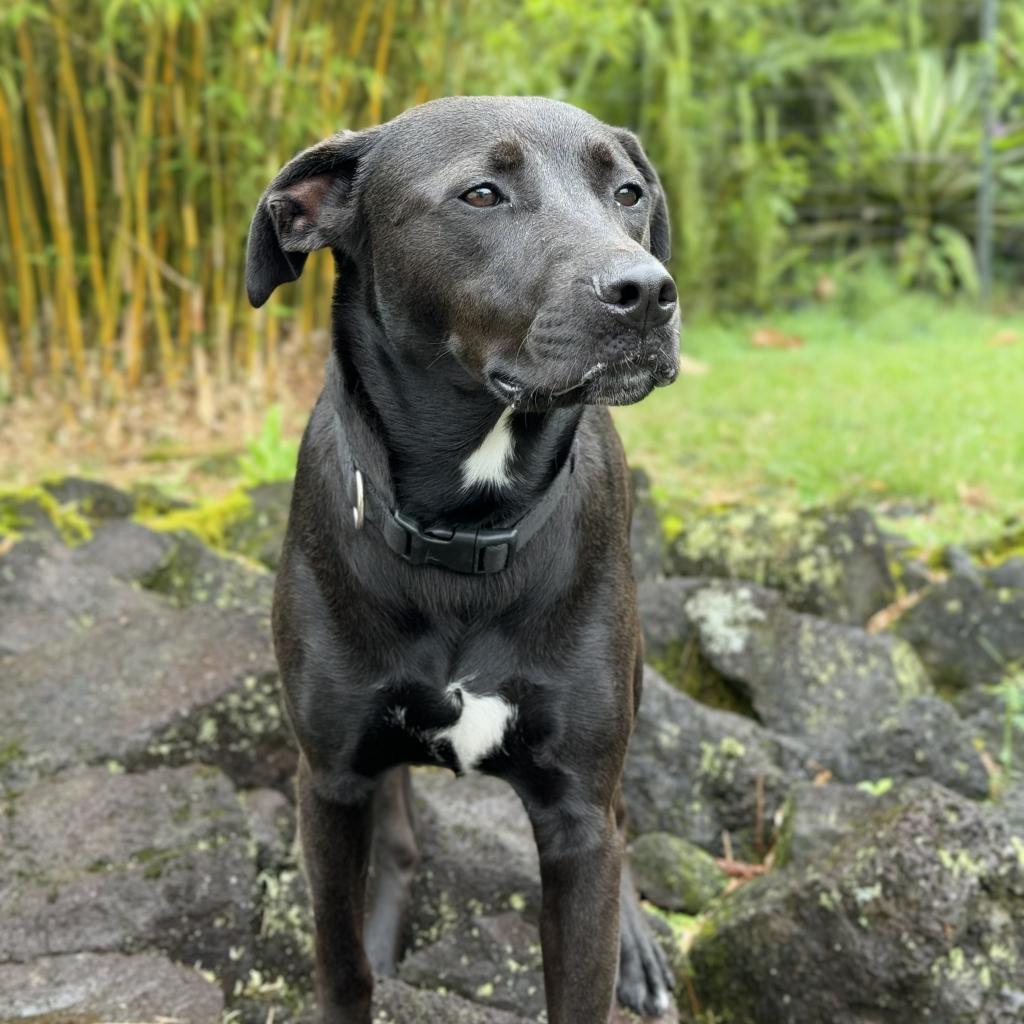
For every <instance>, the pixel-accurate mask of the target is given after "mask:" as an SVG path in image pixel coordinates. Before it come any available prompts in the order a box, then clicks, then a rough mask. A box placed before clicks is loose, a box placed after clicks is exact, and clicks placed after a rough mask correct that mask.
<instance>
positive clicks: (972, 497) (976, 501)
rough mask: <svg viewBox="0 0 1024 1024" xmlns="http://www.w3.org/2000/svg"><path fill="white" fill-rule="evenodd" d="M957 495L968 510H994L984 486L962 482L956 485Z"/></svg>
mask: <svg viewBox="0 0 1024 1024" xmlns="http://www.w3.org/2000/svg"><path fill="white" fill-rule="evenodd" d="M956 494H957V497H958V498H959V499H960V503H961V504H962V505H967V506H968V508H992V498H991V496H990V495H989V493H988V488H987V487H986V486H985V485H984V484H968V483H964V482H963V481H961V482H960V483H958V484H957V485H956Z"/></svg>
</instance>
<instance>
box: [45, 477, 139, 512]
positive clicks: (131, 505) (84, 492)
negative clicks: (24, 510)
mask: <svg viewBox="0 0 1024 1024" xmlns="http://www.w3.org/2000/svg"><path fill="white" fill-rule="evenodd" d="M43 487H44V488H45V489H46V490H47V491H49V493H50V494H52V495H53V496H54V498H56V499H57V501H59V502H60V503H61V504H62V505H69V504H74V505H75V507H76V508H77V510H78V511H79V512H80V513H81V514H82V515H84V516H86V517H88V518H89V519H127V518H128V517H129V516H131V515H134V514H135V499H134V498H133V497H132V496H131V495H130V494H126V493H125V492H124V491H119V490H118V489H117V488H116V487H112V486H111V485H110V484H108V483H104V481H102V480H88V479H86V478H84V477H80V476H66V477H64V478H62V479H60V480H51V481H48V482H47V483H44V484H43Z"/></svg>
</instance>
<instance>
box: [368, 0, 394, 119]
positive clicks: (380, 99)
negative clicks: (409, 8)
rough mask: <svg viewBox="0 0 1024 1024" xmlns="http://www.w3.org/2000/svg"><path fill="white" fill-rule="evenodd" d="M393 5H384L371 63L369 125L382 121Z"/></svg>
mask: <svg viewBox="0 0 1024 1024" xmlns="http://www.w3.org/2000/svg"><path fill="white" fill-rule="evenodd" d="M395 3H396V0H387V2H386V3H385V5H384V15H383V17H382V18H381V26H380V33H379V34H378V36H377V52H376V55H375V57H374V61H373V72H374V77H373V82H372V83H371V85H370V103H369V115H370V123H371V124H377V123H378V122H379V121H381V120H383V116H382V115H383V109H384V80H385V78H386V77H387V73H388V57H389V54H390V50H391V35H392V33H393V32H394V28H395Z"/></svg>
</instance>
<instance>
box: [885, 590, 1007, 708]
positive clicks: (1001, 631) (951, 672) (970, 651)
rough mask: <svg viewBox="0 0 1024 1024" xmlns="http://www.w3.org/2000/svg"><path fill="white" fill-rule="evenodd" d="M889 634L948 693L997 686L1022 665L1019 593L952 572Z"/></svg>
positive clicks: (925, 595)
mask: <svg viewBox="0 0 1024 1024" xmlns="http://www.w3.org/2000/svg"><path fill="white" fill-rule="evenodd" d="M894 631H895V632H896V633H897V634H898V635H900V636H901V637H903V638H904V639H905V640H907V641H908V642H909V643H910V644H911V645H912V646H913V647H914V649H915V650H916V651H917V653H918V656H919V657H920V658H921V660H922V661H923V662H924V664H925V666H926V667H927V668H928V671H929V673H930V674H931V676H932V678H933V679H934V680H935V683H936V685H937V686H940V687H942V688H943V689H945V690H949V691H953V692H955V691H958V690H964V689H969V688H971V687H981V686H988V685H995V684H997V683H1000V682H1001V681H1002V680H1003V679H1004V678H1005V677H1006V676H1008V675H1010V674H1011V673H1012V670H1013V667H1014V666H1015V665H1018V664H1024V589H1015V588H1014V587H1011V586H1002V585H1000V584H998V583H995V582H993V581H992V580H991V579H984V578H980V577H978V576H977V575H974V574H972V575H967V574H963V573H957V574H954V575H952V576H950V577H949V579H948V580H946V581H945V582H944V583H939V584H936V585H935V586H933V587H931V588H930V589H929V590H927V591H926V592H925V594H924V596H923V597H922V598H921V600H920V601H918V603H917V604H916V605H914V607H913V608H911V609H909V610H908V611H907V612H906V614H904V615H903V616H902V617H901V618H900V619H898V620H897V622H896V624H895V626H894Z"/></svg>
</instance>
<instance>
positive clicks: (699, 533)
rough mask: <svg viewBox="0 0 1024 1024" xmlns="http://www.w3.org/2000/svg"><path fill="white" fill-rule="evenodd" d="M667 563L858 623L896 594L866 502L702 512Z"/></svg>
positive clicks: (685, 528)
mask: <svg viewBox="0 0 1024 1024" xmlns="http://www.w3.org/2000/svg"><path fill="white" fill-rule="evenodd" d="M668 568H669V572H670V573H672V574H674V575H677V576H709V577H715V578H726V579H736V580H746V581H749V582H753V583H759V584H762V585H764V586H768V587H774V588H776V589H778V590H780V591H782V592H783V593H784V594H785V596H786V600H787V602H788V603H789V604H790V605H791V606H792V607H793V608H795V609H796V610H797V611H802V612H809V613H812V614H815V615H823V616H825V617H826V618H830V619H834V620H835V621H837V622H844V623H849V624H852V625H858V626H862V625H864V623H866V622H867V620H868V619H869V618H871V616H872V615H874V614H875V612H877V611H879V610H880V609H882V608H885V607H886V606H888V605H890V604H892V602H893V601H894V600H895V599H896V587H895V584H894V583H893V579H892V575H891V573H890V570H889V560H888V554H887V551H886V546H885V543H884V539H883V537H882V534H881V533H880V531H879V529H878V527H877V526H876V524H875V521H874V519H873V518H872V516H871V514H870V513H869V512H868V511H866V510H865V509H862V508H851V509H842V508H835V509H812V510H807V511H804V512H793V511H788V510H759V509H753V510H751V509H728V510H726V511H721V512H708V513H700V514H697V515H695V516H693V517H691V518H689V519H684V520H683V523H682V528H681V530H680V532H679V533H678V534H677V536H676V537H675V538H674V539H673V541H672V543H671V545H670V546H669V554H668Z"/></svg>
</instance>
